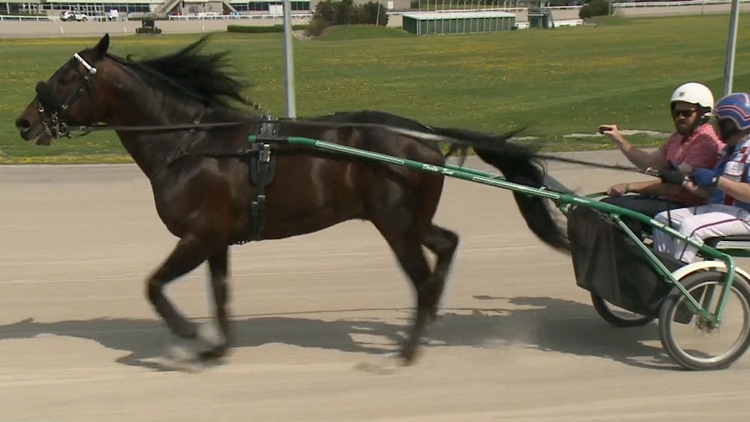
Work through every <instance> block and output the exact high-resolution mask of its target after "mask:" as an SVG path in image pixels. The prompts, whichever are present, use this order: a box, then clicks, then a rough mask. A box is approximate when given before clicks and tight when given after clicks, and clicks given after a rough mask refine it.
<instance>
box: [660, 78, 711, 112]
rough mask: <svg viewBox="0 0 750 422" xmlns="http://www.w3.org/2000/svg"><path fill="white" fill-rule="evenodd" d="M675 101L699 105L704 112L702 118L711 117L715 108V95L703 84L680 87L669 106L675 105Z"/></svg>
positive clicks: (694, 83)
mask: <svg viewBox="0 0 750 422" xmlns="http://www.w3.org/2000/svg"><path fill="white" fill-rule="evenodd" d="M675 101H683V102H686V103H691V104H697V105H698V106H699V107H701V109H702V111H703V116H702V117H711V110H712V109H713V106H714V94H713V93H711V90H710V89H708V87H707V86H705V85H703V84H700V83H697V82H688V83H686V84H682V85H680V86H679V87H678V88H677V89H675V91H674V92H673V93H672V100H671V101H670V102H669V104H670V105H674V103H675Z"/></svg>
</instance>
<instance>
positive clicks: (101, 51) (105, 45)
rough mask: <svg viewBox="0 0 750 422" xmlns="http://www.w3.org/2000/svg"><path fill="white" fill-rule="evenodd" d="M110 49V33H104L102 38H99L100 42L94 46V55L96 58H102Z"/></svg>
mask: <svg viewBox="0 0 750 422" xmlns="http://www.w3.org/2000/svg"><path fill="white" fill-rule="evenodd" d="M108 49H109V33H106V34H104V36H103V37H102V39H100V40H99V43H98V44H97V45H96V47H94V57H96V60H100V59H102V58H104V55H105V54H107V50H108Z"/></svg>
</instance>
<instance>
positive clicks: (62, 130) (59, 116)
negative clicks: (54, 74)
mask: <svg viewBox="0 0 750 422" xmlns="http://www.w3.org/2000/svg"><path fill="white" fill-rule="evenodd" d="M73 57H75V58H76V60H78V62H80V63H81V64H82V65H83V67H85V68H86V69H87V70H88V73H87V74H86V76H84V77H83V82H81V85H80V86H79V87H78V89H77V90H76V91H75V92H73V94H72V95H71V96H70V97H68V99H67V100H65V102H64V103H60V102H59V101H58V100H57V98H55V96H54V94H52V90H51V89H50V88H49V85H48V84H47V83H45V82H41V81H40V82H38V83H37V84H36V93H37V98H38V99H37V101H36V105H37V110H38V111H39V115H40V116H41V118H42V119H41V120H42V125H43V126H44V131H45V132H46V133H47V135H49V136H51V137H53V138H55V139H57V138H60V137H62V136H65V137H67V138H70V137H71V133H70V130H69V128H68V124H67V123H66V122H65V116H66V114H67V112H68V110H69V109H70V107H71V106H72V105H73V104H74V103H75V102H76V100H78V98H79V97H80V96H81V95H82V94H83V91H84V90H85V89H86V88H88V90H89V97H90V98H92V99H93V96H92V93H93V90H94V86H93V84H92V83H91V80H92V79H93V77H94V75H96V67H94V66H92V65H90V64H89V63H88V62H87V61H86V60H84V59H83V57H81V56H80V55H79V54H78V53H75V54H74V55H73ZM45 117H48V118H49V119H46V118H45ZM47 120H49V121H50V123H51V124H52V126H50V124H48V123H47ZM53 129H54V130H53Z"/></svg>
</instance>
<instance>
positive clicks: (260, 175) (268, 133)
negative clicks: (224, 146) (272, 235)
mask: <svg viewBox="0 0 750 422" xmlns="http://www.w3.org/2000/svg"><path fill="white" fill-rule="evenodd" d="M278 131H279V127H278V125H277V124H276V122H265V121H264V122H261V124H260V125H259V129H258V131H257V132H256V135H258V136H259V138H261V139H262V138H263V137H273V136H276V134H277V133H278ZM250 142H251V143H252V145H251V148H250V151H251V156H250V181H251V182H252V183H253V184H254V185H255V200H254V201H253V202H252V204H251V208H250V215H251V222H250V224H251V230H250V240H251V241H259V240H262V239H263V228H264V226H265V223H266V214H265V211H266V194H265V189H266V187H267V186H268V185H270V184H271V183H272V182H273V179H274V176H275V174H276V156H275V155H273V154H272V153H271V152H272V149H273V148H272V145H271V144H270V143H266V142H261V143H255V142H254V141H252V140H251V141H250Z"/></svg>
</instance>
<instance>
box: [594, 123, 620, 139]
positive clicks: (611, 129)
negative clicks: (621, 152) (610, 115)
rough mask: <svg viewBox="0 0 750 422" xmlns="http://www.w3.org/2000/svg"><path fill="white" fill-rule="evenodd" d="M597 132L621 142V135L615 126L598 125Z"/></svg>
mask: <svg viewBox="0 0 750 422" xmlns="http://www.w3.org/2000/svg"><path fill="white" fill-rule="evenodd" d="M599 132H600V133H602V134H604V135H608V136H609V137H610V138H612V140H614V141H616V142H622V141H623V138H622V134H621V133H620V129H618V128H617V125H600V126H599Z"/></svg>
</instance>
